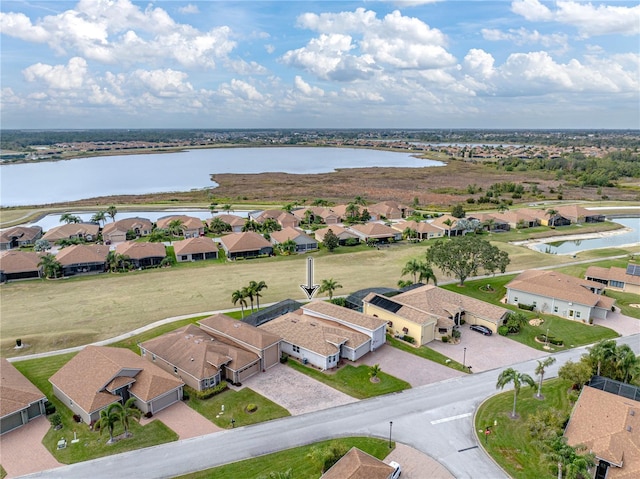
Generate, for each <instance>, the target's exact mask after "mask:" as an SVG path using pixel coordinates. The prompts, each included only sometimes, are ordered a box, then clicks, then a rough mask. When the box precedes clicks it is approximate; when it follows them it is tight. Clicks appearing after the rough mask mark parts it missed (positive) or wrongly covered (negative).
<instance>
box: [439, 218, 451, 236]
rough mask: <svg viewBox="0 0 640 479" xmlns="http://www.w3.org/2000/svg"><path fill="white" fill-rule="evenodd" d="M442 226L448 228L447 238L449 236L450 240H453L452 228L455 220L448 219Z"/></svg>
mask: <svg viewBox="0 0 640 479" xmlns="http://www.w3.org/2000/svg"><path fill="white" fill-rule="evenodd" d="M442 224H443V225H446V226H448V228H447V236H449V238H451V226H452V225H453V220H452V219H451V218H447V219H446V220H444V221H443V222H442Z"/></svg>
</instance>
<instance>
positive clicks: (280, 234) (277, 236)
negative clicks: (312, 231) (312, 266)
mask: <svg viewBox="0 0 640 479" xmlns="http://www.w3.org/2000/svg"><path fill="white" fill-rule="evenodd" d="M300 237H302V239H303V240H304V241H306V243H315V242H316V240H314V239H313V238H311V237H309V235H306V234H304V233H303V232H302V231H300V230H297V229H295V228H291V227H289V228H284V229H282V230H280V231H274V232H273V233H271V239H274V240H275V241H277V242H278V243H284V242H285V241H287V240H294V239H296V238H300Z"/></svg>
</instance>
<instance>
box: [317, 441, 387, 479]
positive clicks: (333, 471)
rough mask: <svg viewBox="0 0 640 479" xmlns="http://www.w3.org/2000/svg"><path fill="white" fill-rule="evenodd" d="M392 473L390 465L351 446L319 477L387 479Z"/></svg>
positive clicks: (330, 478) (334, 478)
mask: <svg viewBox="0 0 640 479" xmlns="http://www.w3.org/2000/svg"><path fill="white" fill-rule="evenodd" d="M392 473H393V467H391V466H390V465H388V464H385V463H384V462H382V461H381V460H380V459H377V458H375V457H373V456H371V455H369V454H367V453H366V452H363V451H361V450H360V449H358V448H357V447H352V448H351V449H350V450H349V452H347V453H346V454H345V455H344V456H342V457H341V458H340V460H339V461H338V462H336V463H335V464H334V465H333V466H332V467H331V468H330V469H329V470H328V471H327V472H325V473H324V474H323V475H322V476H321V478H320V479H389V477H390V476H391V474H392Z"/></svg>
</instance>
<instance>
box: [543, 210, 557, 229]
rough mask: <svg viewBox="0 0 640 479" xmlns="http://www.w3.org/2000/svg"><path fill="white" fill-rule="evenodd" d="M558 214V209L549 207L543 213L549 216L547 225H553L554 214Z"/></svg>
mask: <svg viewBox="0 0 640 479" xmlns="http://www.w3.org/2000/svg"><path fill="white" fill-rule="evenodd" d="M557 214H558V210H554V209H553V208H549V209H548V210H547V212H546V213H545V215H546V216H548V217H549V226H555V221H554V216H555V215H557Z"/></svg>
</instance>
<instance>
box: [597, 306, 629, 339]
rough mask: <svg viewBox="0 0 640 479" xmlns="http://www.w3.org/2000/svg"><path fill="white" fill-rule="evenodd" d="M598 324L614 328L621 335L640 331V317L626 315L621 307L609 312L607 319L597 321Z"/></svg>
mask: <svg viewBox="0 0 640 479" xmlns="http://www.w3.org/2000/svg"><path fill="white" fill-rule="evenodd" d="M596 324H599V325H600V326H604V327H606V328H611V329H613V330H614V331H615V332H616V333H618V334H620V335H621V336H630V335H632V334H637V333H640V319H636V318H632V317H631V316H625V315H624V314H622V313H621V312H620V310H619V309H616V310H615V312H614V311H610V312H609V313H607V319H605V320H601V321H597V322H596Z"/></svg>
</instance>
